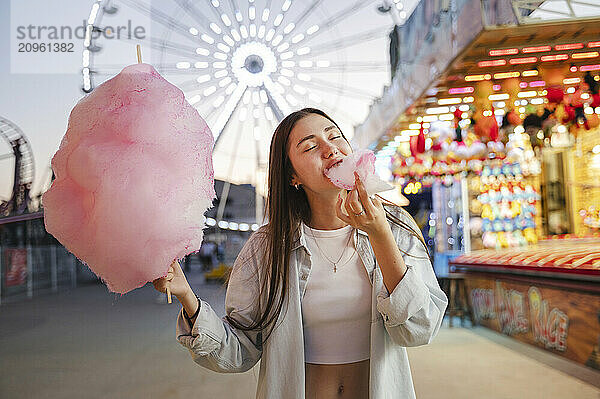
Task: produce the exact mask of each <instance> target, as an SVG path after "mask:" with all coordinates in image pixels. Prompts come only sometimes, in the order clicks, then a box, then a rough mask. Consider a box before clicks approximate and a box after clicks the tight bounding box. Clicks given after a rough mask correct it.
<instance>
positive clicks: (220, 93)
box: [186, 84, 227, 113]
mask: <svg viewBox="0 0 600 399" xmlns="http://www.w3.org/2000/svg"><path fill="white" fill-rule="evenodd" d="M213 86H214V84H213ZM209 87H212V86H209ZM226 89H227V88H226V87H219V88H218V89H216V91H214V92H212V93H211V94H208V95H206V94H204V93H203V94H202V95H201V96H199V97H200V98H196V101H193V104H192V105H194V104H196V103H197V102H199V101H202V102H203V104H202V105H204V103H210V107H209V108H210V109H211V111H210V112H211V113H212V110H215V109H218V108H220V107H221V106H222V105H223V102H224V101H225V96H223V93H225V90H226ZM206 90H207V88H196V89H190V90H188V91H186V98H187V99H188V101H192V98H193V97H198V95H195V96H191V94H194V93H197V92H199V91H206ZM220 96H222V97H223V99H222V100H221V101H220V103H219V104H218V105H217V104H215V101H216V99H217V98H219V97H220ZM202 98H204V101H203V100H202ZM198 107H200V106H198Z"/></svg>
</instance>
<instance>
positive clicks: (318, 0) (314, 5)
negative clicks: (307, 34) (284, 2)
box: [296, 0, 323, 26]
mask: <svg viewBox="0 0 600 399" xmlns="http://www.w3.org/2000/svg"><path fill="white" fill-rule="evenodd" d="M322 2H323V0H314V1H313V2H312V4H311V5H309V6H308V7H306V9H305V10H304V11H303V12H302V14H300V16H299V17H298V19H297V20H296V25H297V26H300V25H301V24H302V22H304V20H305V19H306V18H308V17H309V15H310V14H312V12H313V11H315V10H316V9H317V7H318V6H319V4H320V3H322Z"/></svg>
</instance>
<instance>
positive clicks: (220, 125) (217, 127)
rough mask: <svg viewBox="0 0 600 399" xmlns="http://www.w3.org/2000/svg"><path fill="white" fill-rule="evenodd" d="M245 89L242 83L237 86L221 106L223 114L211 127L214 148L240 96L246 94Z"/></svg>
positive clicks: (240, 98)
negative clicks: (213, 136)
mask: <svg viewBox="0 0 600 399" xmlns="http://www.w3.org/2000/svg"><path fill="white" fill-rule="evenodd" d="M247 88H248V85H246V84H244V83H240V84H238V86H237V87H236V88H235V90H234V91H233V93H231V96H230V97H229V99H228V100H227V102H226V103H225V105H224V106H223V112H222V113H221V114H220V115H219V117H218V118H217V120H216V122H215V124H214V126H213V129H214V130H213V135H215V146H216V145H217V143H218V142H219V137H221V133H223V131H224V130H225V128H226V127H227V125H228V124H229V121H230V120H231V117H232V116H233V113H234V111H235V109H236V108H237V107H238V105H239V103H240V101H241V100H242V96H243V95H244V93H245V92H246V89H247Z"/></svg>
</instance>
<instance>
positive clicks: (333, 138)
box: [304, 136, 342, 152]
mask: <svg viewBox="0 0 600 399" xmlns="http://www.w3.org/2000/svg"><path fill="white" fill-rule="evenodd" d="M339 138H342V136H335V137H332V138H330V139H329V140H336V139H339ZM313 148H317V146H316V145H313V146H312V147H309V148H307V149H306V150H304V152H308V151H310V150H312V149H313Z"/></svg>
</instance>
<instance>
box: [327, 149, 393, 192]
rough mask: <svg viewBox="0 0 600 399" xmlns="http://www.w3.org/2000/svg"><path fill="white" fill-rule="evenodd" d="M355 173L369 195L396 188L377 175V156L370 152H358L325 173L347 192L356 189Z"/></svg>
mask: <svg viewBox="0 0 600 399" xmlns="http://www.w3.org/2000/svg"><path fill="white" fill-rule="evenodd" d="M354 172H357V173H358V177H360V180H361V181H362V182H363V184H364V186H365V190H366V191H367V194H369V196H370V195H373V194H375V193H378V192H381V191H388V190H391V189H393V188H394V187H393V186H392V185H391V184H389V183H386V182H385V181H383V180H381V179H380V178H379V176H377V174H376V173H375V154H374V153H373V151H370V150H357V151H355V152H353V153H352V154H350V155H348V156H347V157H345V158H343V159H342V161H341V162H340V163H338V164H336V165H334V166H333V167H331V168H329V169H328V170H326V171H325V176H327V177H328V178H329V180H331V182H332V183H333V184H334V185H335V186H337V187H339V188H343V189H346V190H352V189H353V188H354Z"/></svg>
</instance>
